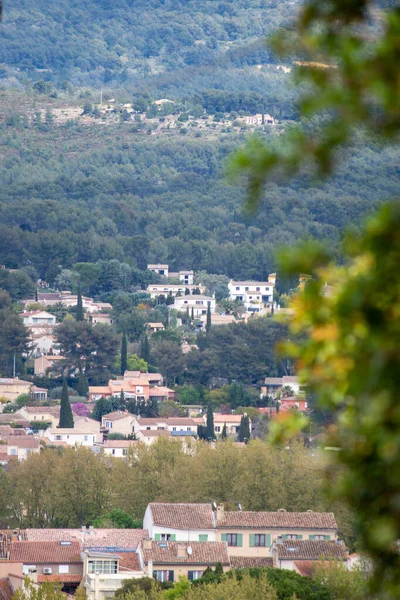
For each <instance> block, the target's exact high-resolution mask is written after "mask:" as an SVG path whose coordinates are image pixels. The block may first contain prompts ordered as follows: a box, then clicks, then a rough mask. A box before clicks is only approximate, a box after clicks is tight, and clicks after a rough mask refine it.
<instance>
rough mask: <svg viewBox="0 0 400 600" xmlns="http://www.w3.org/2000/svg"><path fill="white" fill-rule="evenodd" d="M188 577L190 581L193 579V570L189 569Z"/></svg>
mask: <svg viewBox="0 0 400 600" xmlns="http://www.w3.org/2000/svg"><path fill="white" fill-rule="evenodd" d="M188 579H189V581H193V571H188Z"/></svg>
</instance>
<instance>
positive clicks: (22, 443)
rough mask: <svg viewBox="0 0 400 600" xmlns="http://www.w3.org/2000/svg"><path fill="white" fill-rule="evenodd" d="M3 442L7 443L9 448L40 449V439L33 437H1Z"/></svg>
mask: <svg viewBox="0 0 400 600" xmlns="http://www.w3.org/2000/svg"><path fill="white" fill-rule="evenodd" d="M1 441H2V442H7V445H8V446H16V447H18V448H39V447H40V442H39V440H38V438H35V437H33V436H32V435H29V436H25V435H10V436H8V437H6V436H1Z"/></svg>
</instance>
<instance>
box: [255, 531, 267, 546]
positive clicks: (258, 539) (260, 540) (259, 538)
mask: <svg viewBox="0 0 400 600" xmlns="http://www.w3.org/2000/svg"><path fill="white" fill-rule="evenodd" d="M254 545H255V546H262V547H263V548H265V533H256V534H255V536H254Z"/></svg>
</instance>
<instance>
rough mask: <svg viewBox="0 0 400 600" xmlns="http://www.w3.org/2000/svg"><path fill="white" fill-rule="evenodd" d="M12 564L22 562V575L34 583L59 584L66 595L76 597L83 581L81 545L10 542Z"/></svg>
mask: <svg viewBox="0 0 400 600" xmlns="http://www.w3.org/2000/svg"><path fill="white" fill-rule="evenodd" d="M10 561H12V562H21V563H22V565H23V566H22V571H23V573H24V574H25V575H29V578H30V579H32V581H34V582H36V583H44V582H45V581H59V582H60V583H61V584H62V586H63V587H62V589H63V591H65V592H67V593H74V591H75V590H76V588H77V587H78V585H79V584H80V582H81V581H82V573H83V570H82V566H83V565H82V559H81V556H80V544H79V542H72V541H70V540H61V541H57V542H54V541H48V542H36V541H35V542H31V541H25V540H24V541H14V542H11V548H10Z"/></svg>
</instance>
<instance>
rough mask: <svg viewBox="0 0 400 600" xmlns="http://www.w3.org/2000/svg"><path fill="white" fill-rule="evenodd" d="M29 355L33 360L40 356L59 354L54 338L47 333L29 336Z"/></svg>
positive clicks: (41, 332)
mask: <svg viewBox="0 0 400 600" xmlns="http://www.w3.org/2000/svg"><path fill="white" fill-rule="evenodd" d="M31 354H32V356H33V357H34V358H35V357H37V356H41V355H43V354H44V355H47V354H50V355H53V354H60V348H59V344H57V341H56V338H55V337H54V335H52V334H51V333H49V332H46V331H45V332H43V331H40V332H38V333H33V334H32V335H31Z"/></svg>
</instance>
